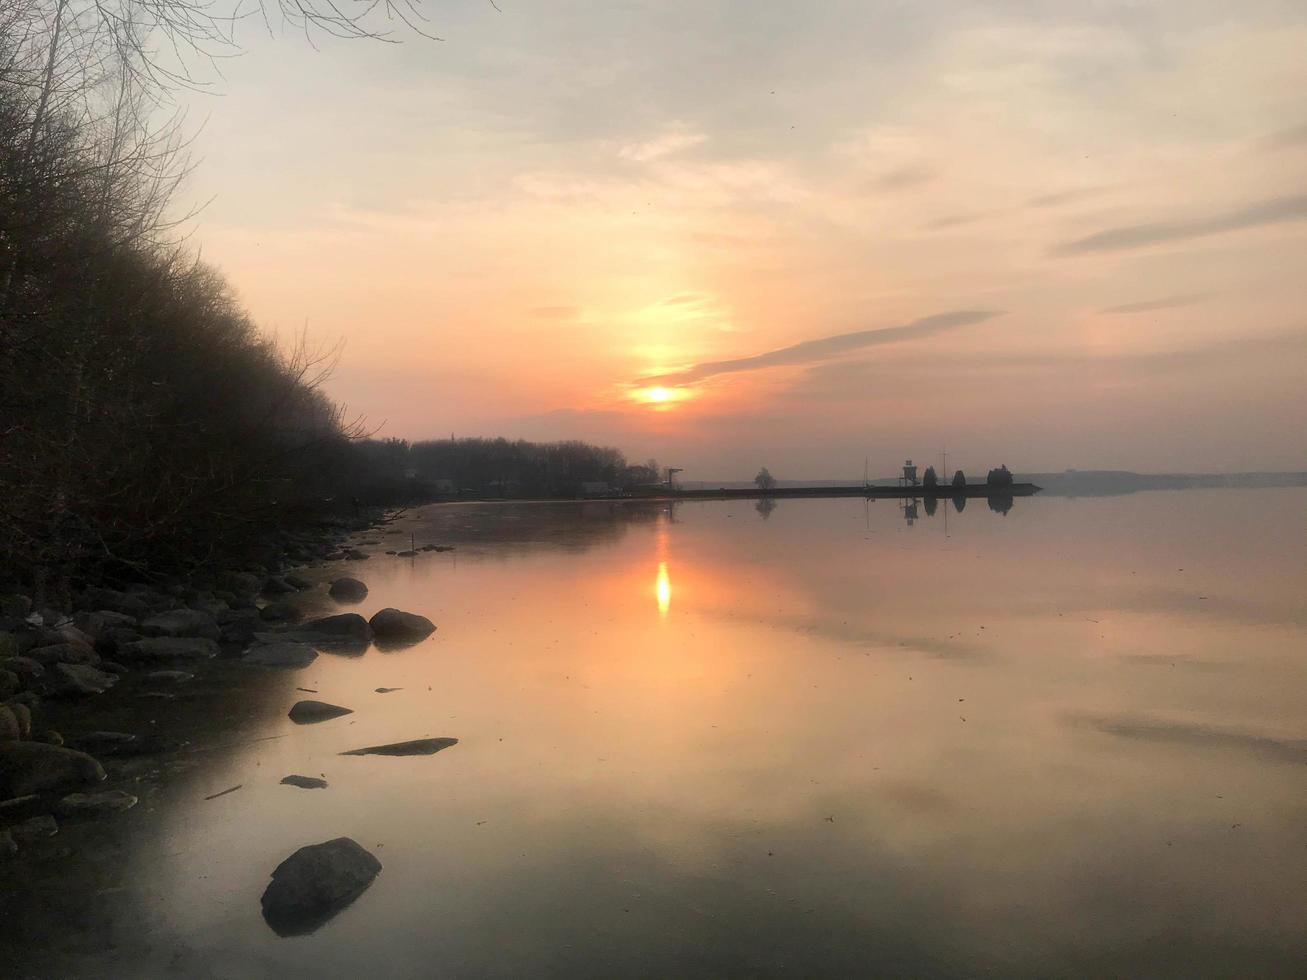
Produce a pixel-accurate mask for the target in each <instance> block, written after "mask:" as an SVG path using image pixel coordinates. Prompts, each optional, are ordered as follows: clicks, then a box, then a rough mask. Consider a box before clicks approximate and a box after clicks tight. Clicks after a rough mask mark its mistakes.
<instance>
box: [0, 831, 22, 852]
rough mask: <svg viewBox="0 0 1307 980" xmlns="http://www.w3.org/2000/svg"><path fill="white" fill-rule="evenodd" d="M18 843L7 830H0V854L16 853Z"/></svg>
mask: <svg viewBox="0 0 1307 980" xmlns="http://www.w3.org/2000/svg"><path fill="white" fill-rule="evenodd" d="M17 853H18V844H17V843H16V842H15V841H14V835H13V834H11V833H10V832H9V831H8V830H0V854H17Z"/></svg>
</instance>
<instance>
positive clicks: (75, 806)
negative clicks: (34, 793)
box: [59, 789, 139, 817]
mask: <svg viewBox="0 0 1307 980" xmlns="http://www.w3.org/2000/svg"><path fill="white" fill-rule="evenodd" d="M138 802H139V801H138V800H137V798H136V797H135V796H133V795H132V794H131V793H127V792H124V791H123V790H120V789H107V790H105V791H104V792H102V793H70V794H68V795H67V796H65V797H64V798H63V799H62V800H60V801H59V812H60V813H62V814H63V815H64V816H65V817H70V816H82V815H92V814H99V813H121V812H122V811H123V810H130V809H131V808H132V807H134V806H136V804H137V803H138Z"/></svg>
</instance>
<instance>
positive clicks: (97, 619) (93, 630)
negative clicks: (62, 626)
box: [73, 609, 137, 642]
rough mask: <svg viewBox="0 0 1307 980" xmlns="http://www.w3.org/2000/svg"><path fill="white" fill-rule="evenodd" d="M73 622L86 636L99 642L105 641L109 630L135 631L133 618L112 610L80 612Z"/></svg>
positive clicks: (134, 618)
mask: <svg viewBox="0 0 1307 980" xmlns="http://www.w3.org/2000/svg"><path fill="white" fill-rule="evenodd" d="M73 622H74V623H75V624H76V625H77V628H78V629H79V630H81V631H82V632H83V633H85V634H86V635H87V636H89V637H91V638H92V639H94V640H95V641H96V642H99V641H100V640H102V639H105V638H106V637H107V635H108V633H109V630H111V629H129V630H130V629H135V628H136V625H137V620H136V617H135V616H128V615H127V614H126V613H119V612H114V611H113V610H112V609H97V610H96V611H95V612H80V613H78V614H77V616H76V618H75V619H74V620H73Z"/></svg>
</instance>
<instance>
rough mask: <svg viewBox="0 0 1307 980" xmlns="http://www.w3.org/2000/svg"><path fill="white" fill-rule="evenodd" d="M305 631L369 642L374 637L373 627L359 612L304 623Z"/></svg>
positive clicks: (302, 628) (303, 628)
mask: <svg viewBox="0 0 1307 980" xmlns="http://www.w3.org/2000/svg"><path fill="white" fill-rule="evenodd" d="M300 629H301V630H302V631H304V632H310V633H318V634H321V635H323V636H331V637H339V638H340V639H343V640H357V641H360V642H367V641H370V640H371V639H372V628H371V627H370V626H368V621H367V620H366V619H364V618H363V617H362V616H360V615H359V614H358V613H338V614H336V615H335V616H323V617H322V618H321V619H313V620H310V621H309V622H307V623H305V624H303V626H301V627H300Z"/></svg>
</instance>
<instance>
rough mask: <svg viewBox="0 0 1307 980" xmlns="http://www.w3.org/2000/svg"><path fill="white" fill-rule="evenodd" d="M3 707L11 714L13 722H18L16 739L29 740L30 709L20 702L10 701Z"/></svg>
mask: <svg viewBox="0 0 1307 980" xmlns="http://www.w3.org/2000/svg"><path fill="white" fill-rule="evenodd" d="M5 707H6V708H8V709H9V710H10V711H11V712H13V715H14V720H15V721H17V722H18V737H19V738H31V737H32V709H31V708H29V707H28V706H27V705H25V704H23V703H22V702H21V701H10V702H9V703H8V704H7V705H5Z"/></svg>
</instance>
